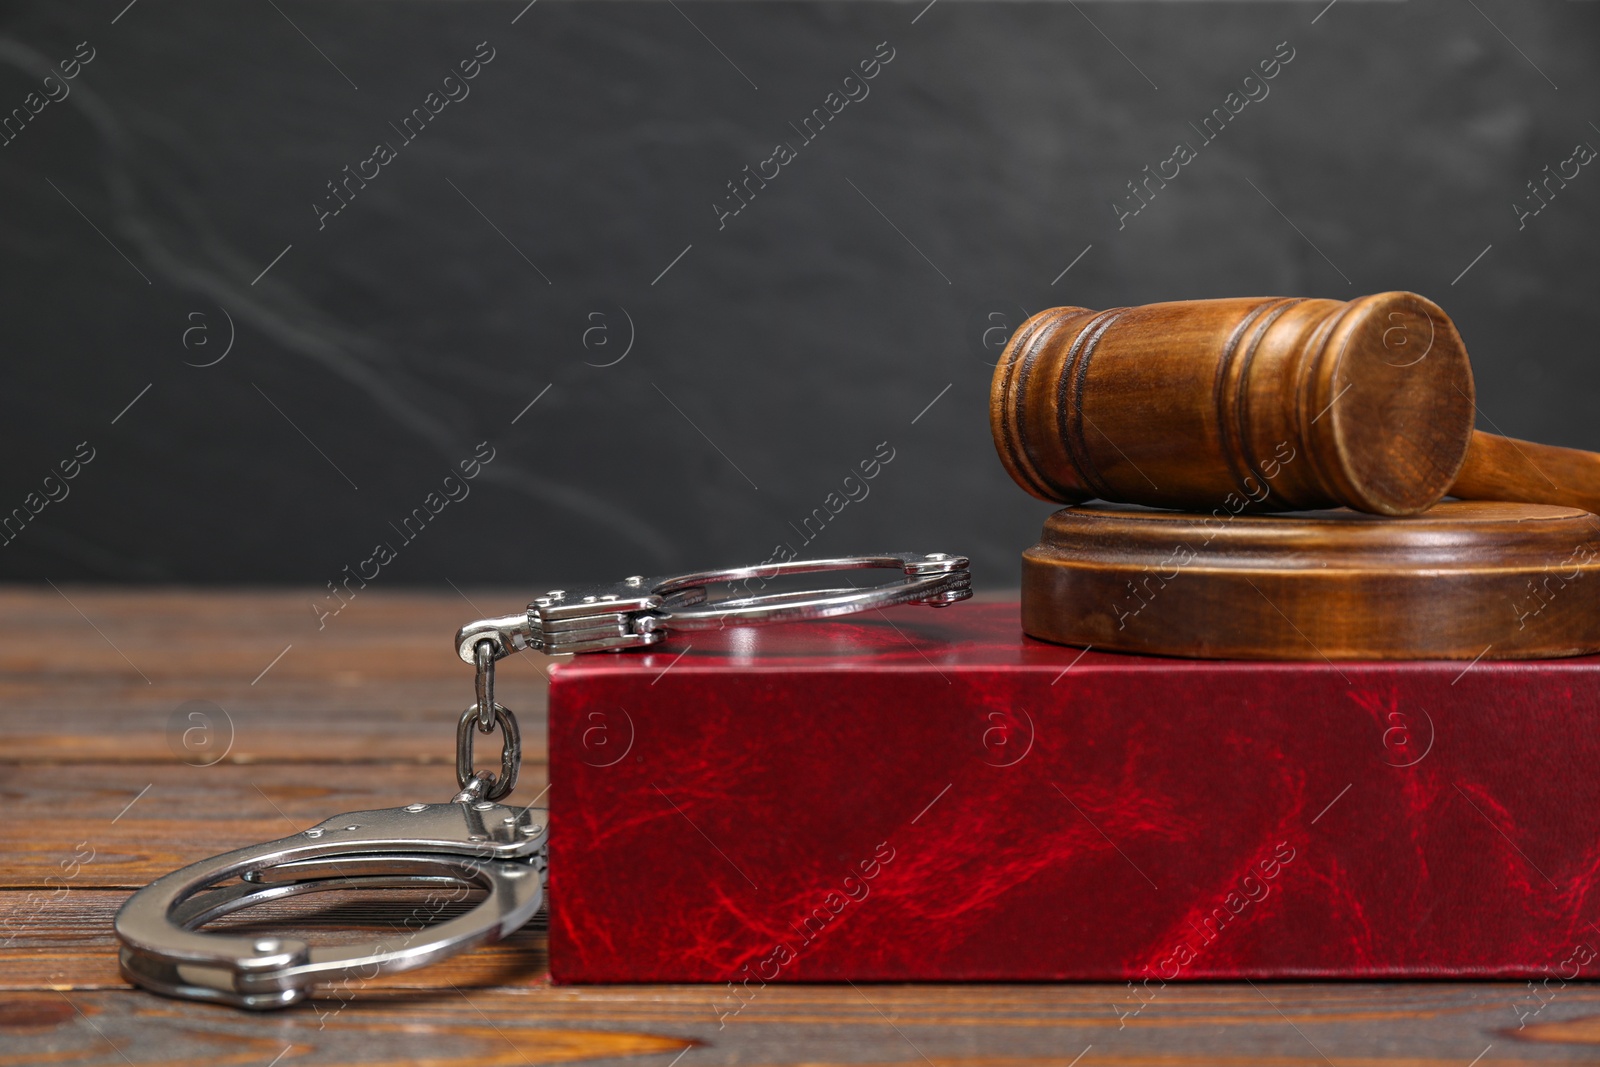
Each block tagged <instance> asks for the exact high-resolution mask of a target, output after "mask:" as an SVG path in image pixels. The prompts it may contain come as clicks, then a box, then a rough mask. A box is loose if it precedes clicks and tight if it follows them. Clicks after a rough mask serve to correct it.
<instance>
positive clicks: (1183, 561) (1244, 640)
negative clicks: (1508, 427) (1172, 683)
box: [1022, 500, 1600, 660]
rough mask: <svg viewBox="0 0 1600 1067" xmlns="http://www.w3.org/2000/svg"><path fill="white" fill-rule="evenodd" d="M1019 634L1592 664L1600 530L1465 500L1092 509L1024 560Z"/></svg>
mask: <svg viewBox="0 0 1600 1067" xmlns="http://www.w3.org/2000/svg"><path fill="white" fill-rule="evenodd" d="M1022 628H1023V630H1024V631H1026V632H1027V633H1028V634H1030V635H1032V636H1033V637H1039V638H1043V639H1044V640H1047V641H1056V642H1059V643H1062V644H1069V645H1092V646H1094V647H1095V648H1099V649H1114V650H1119V651H1124V652H1145V653H1156V654H1162V655H1173V656H1198V657H1205V658H1213V659H1277V660H1317V659H1327V660H1349V659H1464V660H1471V659H1474V658H1477V657H1482V658H1484V659H1531V658H1537V657H1545V656H1573V655H1579V654H1582V653H1586V652H1596V651H1600V518H1597V517H1596V516H1594V515H1592V514H1590V513H1588V512H1586V511H1580V510H1578V509H1576V508H1567V507H1557V506H1552V505H1546V504H1512V503H1498V502H1490V501H1454V500H1451V501H1445V502H1443V503H1440V504H1436V505H1435V506H1434V507H1433V508H1431V509H1430V510H1428V511H1426V512H1424V513H1422V514H1421V515H1415V516H1410V517H1407V518H1386V517H1380V516H1374V515H1366V514H1362V513H1359V512H1355V511H1349V510H1346V509H1343V508H1339V509H1333V510H1327V511H1305V512H1297V513H1294V514H1289V515H1253V514H1239V515H1233V514H1230V513H1229V512H1228V511H1227V510H1225V509H1218V511H1217V512H1215V513H1213V514H1211V515H1203V514H1196V513H1191V512H1180V511H1159V510H1154V509H1150V508H1140V507H1132V506H1127V505H1111V504H1080V505H1076V506H1074V507H1069V508H1063V509H1062V510H1060V511H1058V512H1056V513H1055V514H1054V515H1052V516H1050V518H1049V519H1048V520H1047V521H1046V522H1045V527H1044V534H1043V535H1042V537H1041V539H1040V541H1039V543H1038V544H1037V545H1035V546H1033V547H1032V548H1030V549H1028V550H1027V551H1026V552H1024V553H1023V554H1022Z"/></svg>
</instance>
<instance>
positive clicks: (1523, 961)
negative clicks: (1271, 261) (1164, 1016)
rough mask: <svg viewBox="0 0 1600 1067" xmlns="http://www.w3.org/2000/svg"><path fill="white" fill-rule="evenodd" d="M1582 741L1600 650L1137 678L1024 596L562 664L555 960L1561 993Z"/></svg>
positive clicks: (1181, 668) (1257, 667)
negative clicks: (1305, 981) (1061, 641)
mask: <svg viewBox="0 0 1600 1067" xmlns="http://www.w3.org/2000/svg"><path fill="white" fill-rule="evenodd" d="M1597 726H1600V657H1595V656H1589V657H1582V658H1576V659H1562V660H1545V661H1536V662H1505V663H1495V662H1487V661H1484V662H1478V663H1474V664H1470V665H1468V664H1465V663H1447V662H1413V663H1340V664H1331V663H1326V662H1321V661H1317V662H1309V663H1244V662H1216V661H1202V660H1179V659H1164V658H1149V657H1138V656H1129V655H1121V654H1115V653H1101V652H1097V651H1088V652H1085V651H1083V650H1081V649H1076V648H1067V647H1062V646H1057V645H1051V644H1047V643H1044V642H1041V641H1035V640H1033V639H1031V638H1028V637H1025V636H1023V634H1022V632H1021V630H1020V628H1019V625H1018V608H1017V605H1016V604H1015V603H975V604H974V603H967V604H958V605H956V606H954V607H950V608H946V609H943V610H939V611H934V610H930V609H927V608H897V609H894V610H892V611H889V612H886V613H882V614H874V615H870V616H859V617H855V618H848V619H843V620H838V621H834V622H829V623H807V624H795V625H785V626H776V627H768V628H761V629H729V630H726V631H723V632H721V633H716V634H711V633H707V634H695V635H692V641H685V640H681V639H680V640H675V641H673V642H671V643H668V644H665V645H662V646H657V647H656V648H653V649H651V650H650V651H649V652H646V653H638V652H629V653H621V654H611V655H589V656H579V657H577V658H575V659H574V660H573V661H571V662H569V663H563V664H561V665H560V666H558V667H556V668H554V669H553V670H552V671H551V686H550V765H551V780H552V782H553V784H554V788H553V789H552V790H551V799H550V806H551V809H552V812H551V820H552V825H553V826H554V827H555V829H554V831H553V833H552V835H551V845H550V847H551V853H552V854H551V862H550V871H551V874H550V894H551V900H552V924H551V972H552V975H553V977H554V978H555V980H556V981H558V982H719V983H721V982H732V983H735V984H736V985H738V986H739V987H740V990H741V992H740V993H739V995H735V994H734V993H732V992H730V996H729V1000H728V1010H729V1011H730V1012H732V1011H736V1010H737V1008H738V1006H739V1005H741V1004H742V1003H743V1002H744V1001H743V999H741V996H743V997H746V998H747V997H748V993H743V992H742V989H743V987H746V986H747V987H749V988H752V989H753V988H756V987H759V986H760V985H761V984H764V983H765V982H772V981H843V980H846V979H849V980H852V981H874V980H893V981H902V980H937V981H951V980H963V979H973V980H995V981H1012V980H1027V979H1084V980H1096V981H1104V980H1118V981H1120V980H1129V981H1131V982H1133V983H1136V986H1135V988H1134V989H1131V990H1130V991H1129V994H1128V997H1127V998H1126V999H1127V1003H1126V1004H1124V1005H1122V1006H1121V1007H1120V1008H1119V1009H1118V1010H1119V1013H1121V1012H1124V1011H1125V1012H1129V1013H1131V1012H1136V1011H1138V1010H1139V1008H1140V1006H1141V1005H1142V1004H1144V1003H1147V1002H1148V1001H1149V1000H1150V998H1151V997H1153V996H1154V993H1153V990H1155V989H1158V988H1159V987H1160V986H1161V985H1162V984H1163V983H1164V982H1168V981H1178V980H1189V979H1238V978H1247V977H1248V978H1335V977H1336V978H1398V977H1410V978H1415V977H1485V978H1487V977H1496V978H1534V979H1541V980H1545V983H1546V984H1547V985H1549V986H1551V987H1552V988H1554V986H1555V984H1556V983H1559V982H1561V981H1565V980H1568V979H1571V978H1573V977H1576V976H1578V975H1579V974H1580V973H1581V974H1582V975H1583V976H1584V977H1592V976H1593V972H1594V971H1595V970H1596V969H1597V968H1600V963H1596V962H1594V961H1595V959H1596V954H1597V952H1596V949H1597V946H1600V928H1597V927H1600V899H1594V897H1595V895H1596V894H1595V893H1594V890H1595V889H1596V878H1597V874H1596V872H1597V871H1600V773H1597V771H1596V768H1597V767H1600V729H1597ZM1530 1010H1531V1009H1530Z"/></svg>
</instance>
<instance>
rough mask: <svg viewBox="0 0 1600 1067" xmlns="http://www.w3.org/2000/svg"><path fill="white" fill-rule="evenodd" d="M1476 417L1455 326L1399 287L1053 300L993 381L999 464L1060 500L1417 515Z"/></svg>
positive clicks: (1015, 343) (1434, 495)
mask: <svg viewBox="0 0 1600 1067" xmlns="http://www.w3.org/2000/svg"><path fill="white" fill-rule="evenodd" d="M1472 420H1473V384H1472V368H1471V366H1470V365H1469V364H1468V361H1467V352H1466V347H1465V346H1464V345H1463V344H1462V341H1461V338H1460V335H1459V334H1457V332H1456V329H1455V326H1454V325H1453V324H1452V323H1451V321H1450V318H1449V316H1447V315H1446V314H1445V313H1444V312H1443V311H1442V310H1441V309H1440V308H1439V307H1438V305H1436V304H1434V303H1433V302H1432V301H1429V300H1426V299H1424V298H1422V297H1420V296H1417V295H1416V294H1415V293H1403V292H1393V293H1378V294H1375V295H1373V296H1365V297H1361V298H1359V299H1356V300H1351V301H1338V300H1300V299H1287V298H1275V297H1273V298H1264V297H1248V298H1241V299H1229V300H1185V301H1175V302H1171V303H1163V304H1147V305H1144V306H1142V307H1130V308H1113V309H1111V310H1108V311H1100V312H1092V311H1087V310H1085V309H1083V308H1054V309H1051V310H1048V311H1042V312H1040V313H1039V314H1037V315H1035V316H1033V317H1032V318H1030V319H1029V320H1028V321H1027V322H1026V323H1024V324H1023V326H1022V327H1021V328H1020V329H1019V330H1018V331H1017V332H1016V334H1015V335H1014V336H1013V337H1012V339H1011V342H1010V344H1009V345H1008V346H1007V348H1006V351H1005V353H1004V355H1003V356H1002V357H1001V359H1000V362H999V363H998V364H997V365H996V367H995V373H994V378H993V381H992V384H991V388H990V427H991V430H992V434H993V437H994V442H995V447H996V448H997V449H998V451H999V453H1000V459H1001V462H1002V463H1003V464H1004V465H1005V467H1006V469H1007V471H1008V472H1009V473H1010V474H1011V476H1012V478H1013V479H1015V480H1016V482H1017V484H1019V485H1021V486H1022V487H1023V488H1024V489H1026V490H1028V492H1030V493H1032V494H1034V495H1035V496H1038V497H1040V498H1042V499H1045V500H1057V501H1061V502H1063V503H1077V502H1079V501H1082V500H1087V499H1091V498H1095V497H1098V498H1100V499H1103V500H1116V501H1123V502H1126V503H1133V504H1148V505H1152V506H1155V507H1168V508H1187V509H1196V510H1201V511H1210V510H1211V509H1212V508H1220V507H1223V506H1225V505H1228V504H1229V498H1232V497H1237V498H1238V499H1239V500H1241V501H1242V502H1244V504H1245V505H1246V506H1248V507H1249V508H1250V509H1251V510H1256V511H1285V510H1299V509H1306V508H1326V507H1336V506H1344V507H1351V508H1356V509H1357V510H1360V511H1368V512H1373V513H1376V514H1381V515H1409V514H1414V513H1416V512H1418V511H1421V510H1423V509H1424V508H1426V507H1428V506H1429V505H1431V504H1433V503H1435V502H1436V501H1438V500H1439V498H1440V497H1442V496H1443V495H1444V493H1445V491H1446V490H1447V489H1448V488H1449V487H1450V483H1451V481H1452V480H1453V479H1454V478H1455V474H1456V471H1457V469H1458V468H1459V467H1460V466H1461V463H1462V459H1463V458H1464V456H1465V454H1466V449H1467V442H1468V439H1469V437H1470V436H1471V434H1472ZM1267 483H1271V492H1270V493H1267V492H1264V491H1263V486H1265V485H1266V484H1267Z"/></svg>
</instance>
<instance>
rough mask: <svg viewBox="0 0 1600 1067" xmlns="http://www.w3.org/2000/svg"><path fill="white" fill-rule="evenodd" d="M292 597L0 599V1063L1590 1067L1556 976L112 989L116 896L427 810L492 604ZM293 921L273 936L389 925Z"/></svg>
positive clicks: (471, 593) (449, 774) (1574, 1005)
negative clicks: (362, 815)
mask: <svg viewBox="0 0 1600 1067" xmlns="http://www.w3.org/2000/svg"><path fill="white" fill-rule="evenodd" d="M312 597H313V594H309V593H302V592H220V593H219V592H190V591H177V590H173V591H169V590H160V591H151V592H128V591H120V590H110V589H96V588H76V587H65V588H63V589H62V590H60V591H57V590H54V589H51V588H50V587H48V586H46V587H43V588H42V589H33V588H14V589H10V590H6V591H3V592H0V669H3V671H4V674H3V677H0V686H3V693H4V707H3V709H0V767H3V770H0V774H3V776H4V777H3V789H4V798H5V803H6V807H7V810H6V814H5V818H4V819H3V820H0V850H3V851H0V854H3V855H4V857H5V862H4V867H3V879H4V881H3V884H0V944H3V945H4V946H5V947H4V951H3V952H0V990H3V991H4V992H3V993H0V1065H12V1064H43V1063H48V1064H52V1065H62V1064H90V1063H93V1064H108V1065H117V1064H145V1063H152V1064H156V1063H159V1064H179V1063H197V1064H198V1063H204V1064H240V1065H260V1067H268V1065H276V1067H291V1065H294V1067H298V1065H300V1064H368V1063H372V1064H377V1063H428V1064H458V1063H459V1064H462V1065H464V1067H481V1065H489V1064H523V1063H529V1064H531V1063H546V1062H576V1061H583V1062H599V1061H617V1062H622V1061H625V1060H626V1061H631V1062H634V1063H638V1064H646V1065H647V1064H659V1065H661V1067H668V1065H675V1064H682V1065H683V1067H702V1065H708V1064H800V1063H805V1064H824V1063H840V1064H843V1063H852V1064H855V1063H873V1064H910V1065H915V1064H922V1063H927V1064H929V1065H938V1067H945V1065H953V1064H963V1065H965V1064H977V1063H1005V1064H1015V1065H1018V1067H1022V1065H1046V1064H1050V1065H1059V1067H1068V1065H1071V1064H1074V1063H1076V1064H1079V1065H1081V1067H1098V1065H1103V1064H1122V1065H1131V1064H1163V1065H1182V1064H1308V1065H1314V1064H1324V1063H1326V1064H1341V1065H1342V1064H1363V1065H1372V1064H1392V1065H1401V1064H1406V1065H1413V1064H1450V1065H1456V1067H1468V1065H1469V1064H1476V1065H1477V1067H1492V1065H1501V1064H1513V1063H1536V1062H1537V1063H1545V1062H1580V1063H1597V1062H1600V990H1597V989H1596V988H1595V987H1593V986H1591V985H1586V984H1583V983H1574V984H1570V985H1567V986H1566V987H1565V988H1559V987H1557V989H1556V992H1554V993H1553V994H1546V995H1545V999H1544V1000H1543V1001H1540V1000H1535V999H1532V998H1533V994H1532V993H1531V992H1530V990H1529V988H1528V987H1527V985H1525V984H1518V983H1485V982H1452V983H1402V984H1343V983H1341V984H1321V985H1317V984H1260V983H1257V984H1256V985H1254V986H1253V985H1251V984H1249V983H1245V984H1238V985H1235V984H1226V985H1223V984H1205V985H1190V986H1182V987H1180V986H1168V987H1167V988H1166V989H1164V990H1162V991H1161V992H1160V994H1159V996H1157V997H1156V998H1155V999H1154V1000H1152V1001H1151V1002H1150V1003H1148V1004H1147V1005H1146V1006H1145V1007H1144V1008H1143V1010H1142V1011H1140V1012H1139V1014H1137V1015H1136V1016H1132V1017H1128V1018H1125V1019H1124V1018H1119V1015H1118V1010H1116V1009H1114V1005H1115V1006H1119V1008H1120V1010H1121V1011H1123V1012H1126V1011H1127V1009H1128V1006H1129V1004H1130V996H1131V994H1130V993H1129V990H1128V989H1127V988H1126V987H1123V986H1115V985H1071V986H1047V985H1025V986H994V985H963V986H944V985H917V986H881V985H870V986H863V987H860V988H852V987H850V986H844V987H835V986H791V987H767V988H765V989H763V990H761V991H760V993H759V994H758V995H757V996H756V997H755V998H754V999H753V1000H752V1001H751V1002H750V1003H749V1004H748V1005H747V1006H746V1007H745V1008H744V1009H743V1010H742V1011H741V1012H739V1013H738V1014H737V1015H735V1016H732V1017H730V1018H727V1019H726V1020H723V1021H721V1022H720V1023H719V1019H718V1006H719V1003H720V1002H721V1001H722V999H723V998H724V996H725V995H726V992H727V991H726V989H725V988H721V987H711V986H625V987H565V988H563V987H556V986H552V985H551V984H550V982H549V978H548V975H547V973H546V965H545V938H544V934H543V932H542V930H540V929H525V930H524V931H522V932H521V933H519V934H518V935H516V936H515V937H513V938H511V939H510V940H509V941H507V942H504V943H502V944H500V945H497V946H494V947H492V948H488V949H483V950H480V951H477V952H474V953H471V954H468V955H466V956H464V957H460V958H457V959H456V960H454V961H452V962H449V963H446V964H443V965H440V966H436V967H432V968H427V969H423V970H419V971H413V972H411V973H408V974H402V975H397V976H393V977H392V978H390V979H387V980H383V981H379V982H374V983H372V984H370V985H368V986H366V987H363V988H360V989H358V990H355V991H354V992H353V993H349V994H346V995H345V997H344V999H337V998H335V999H330V1000H326V1001H319V1002H316V1003H313V1004H309V1005H302V1006H300V1007H296V1008H291V1009H288V1010H285V1011H279V1012H273V1013H264V1014H256V1013H246V1012H242V1011H236V1010H233V1009H228V1008H221V1007H216V1006H210V1005H201V1004H194V1003H188V1002H184V1001H177V1000H167V999H164V998H161V997H157V996H152V995H150V994H147V993H144V992H139V991H135V990H133V989H131V988H130V987H129V986H128V985H127V984H126V983H125V982H123V981H122V979H121V977H120V975H119V974H118V972H117V964H116V952H115V941H114V938H113V936H112V933H111V918H112V915H113V913H114V912H115V911H116V908H117V906H118V905H119V904H120V903H121V902H122V900H123V899H124V898H125V897H126V896H127V894H128V892H129V891H130V890H131V889H133V888H134V887H137V886H140V885H143V884H144V883H146V882H148V881H150V880H151V879H153V878H155V877H157V876H158V875H161V874H164V873H166V872H167V871H169V870H171V869H172V868H174V867H177V866H180V865H182V864H184V863H188V862H191V861H193V860H195V859H198V858H201V857H204V856H209V855H212V854H214V853H217V852H222V851H225V850H227V849H230V848H234V847H237V846H239V845H242V844H246V843H251V842H255V841H258V840H263V839H266V838H274V837H281V836H283V835H285V834H287V833H289V832H291V831H295V830H300V829H304V828H305V827H307V826H309V825H311V824H313V823H316V822H320V821H321V820H322V819H324V818H326V817H328V816H329V815H332V814H336V813H338V812H342V811H349V810H355V809H361V808H375V807H387V806H391V805H397V804H404V803H409V802H411V801H414V800H436V799H440V798H443V797H446V796H448V795H449V794H450V793H451V792H452V790H453V788H454V778H453V767H452V761H453V755H454V753H453V745H454V741H453V729H454V725H453V724H454V721H455V717H456V716H457V715H458V714H459V713H460V711H461V709H462V708H464V707H465V706H466V704H468V703H469V702H470V699H471V673H470V670H469V669H468V668H467V667H465V666H464V665H463V664H462V663H461V662H460V661H458V660H456V659H455V658H454V656H453V655H452V653H451V649H450V637H451V635H452V634H453V633H454V631H455V629H456V628H457V627H458V626H459V625H460V624H461V623H463V622H465V621H466V620H467V619H469V618H474V617H478V616H480V615H489V614H498V613H501V612H503V611H504V610H505V609H506V608H507V607H508V606H512V605H516V604H517V603H519V602H520V600H521V597H520V596H519V595H517V594H516V593H508V592H505V591H499V592H494V593H490V592H483V591H477V590H468V591H466V593H465V594H461V593H457V592H455V591H445V592H442V593H403V592H385V591H381V590H377V589H367V590H363V591H361V592H360V594H359V595H358V596H357V597H356V598H355V600H353V601H352V602H351V603H350V604H349V605H348V606H347V607H345V608H344V610H343V611H341V612H340V613H339V614H338V615H336V616H331V617H329V618H327V619H325V620H323V625H322V627H321V628H320V629H319V625H318V619H317V616H316V614H315V612H314V611H313V609H312V607H311V606H310V605H311V601H312ZM543 669H544V663H543V661H542V660H541V659H540V658H539V657H537V656H534V655H532V654H524V655H522V656H518V657H514V658H513V659H512V660H510V661H508V662H507V663H506V664H504V665H502V667H501V669H500V671H499V692H500V700H501V702H502V703H504V704H507V705H509V706H511V707H512V708H514V709H516V711H517V712H518V714H519V715H520V716H521V718H522V722H523V724H524V725H523V733H524V737H525V739H526V742H527V757H526V762H525V764H524V767H523V782H522V784H521V785H520V786H519V788H518V794H517V795H518V796H519V797H525V798H527V799H529V800H531V799H532V798H533V797H535V796H537V795H538V794H539V791H540V790H541V789H543V788H545V785H546V782H547V777H546V774H547V766H546V762H545V757H546V751H545V747H544V689H543ZM196 715H199V716H200V717H199V718H196V717H195V716H196ZM224 750H225V752H226V754H225V755H224ZM213 761H214V762H213ZM319 905H321V906H324V910H323V911H322V912H320V913H317V914H313V915H307V914H306V907H305V905H304V904H302V905H301V906H300V908H299V910H298V912H297V917H296V919H295V922H294V924H293V925H292V926H291V927H290V928H291V929H297V930H317V929H322V930H324V931H326V930H328V929H330V928H341V927H343V928H348V927H350V926H351V925H353V924H361V925H366V926H372V925H380V926H381V925H382V924H383V923H384V922H385V921H391V922H392V921H394V920H395V918H396V916H397V915H398V914H400V913H399V912H398V911H397V910H396V906H394V905H390V906H388V907H385V905H384V904H383V902H382V901H377V900H373V901H366V902H357V903H355V904H345V905H337V906H331V905H332V902H329V901H327V900H326V899H324V900H323V901H321V902H319ZM263 911H265V909H263ZM268 918H270V916H268ZM280 928H282V927H280ZM1552 986H1553V987H1556V986H1557V983H1554V982H1552ZM1541 1003H1542V1005H1543V1006H1542V1007H1540V1006H1539V1005H1540V1004H1541ZM1519 1012H1523V1013H1532V1014H1530V1015H1529V1016H1528V1018H1527V1019H1526V1020H1525V1022H1526V1025H1524V1026H1523V1027H1522V1028H1520V1029H1519V1028H1518V1022H1519Z"/></svg>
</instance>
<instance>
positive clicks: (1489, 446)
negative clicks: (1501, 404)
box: [1450, 430, 1600, 513]
mask: <svg viewBox="0 0 1600 1067" xmlns="http://www.w3.org/2000/svg"><path fill="white" fill-rule="evenodd" d="M1450 495H1451V496H1454V497H1460V498H1461V499H1462V500H1514V501H1519V502H1521V503H1527V504H1563V505H1565V506H1567V507H1573V508H1582V509H1583V510H1585V511H1590V512H1596V513H1600V454H1597V453H1594V452H1583V451H1580V450H1579V449H1576V448H1557V447H1556V446H1555V445H1541V444H1535V443H1534V442H1532V441H1519V440H1517V439H1515V438H1513V437H1500V436H1498V435H1497V434H1492V433H1484V432H1483V431H1482V430H1474V431H1473V434H1472V442H1471V444H1469V445H1468V446H1467V461H1466V462H1465V463H1463V464H1462V466H1461V473H1460V474H1457V475H1456V480H1455V484H1454V485H1452V486H1451V487H1450Z"/></svg>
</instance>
